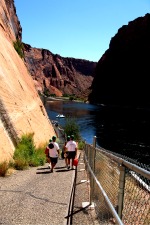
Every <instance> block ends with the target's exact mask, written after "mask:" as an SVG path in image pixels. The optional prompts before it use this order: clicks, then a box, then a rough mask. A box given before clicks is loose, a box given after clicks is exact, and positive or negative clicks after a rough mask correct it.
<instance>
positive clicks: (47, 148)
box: [45, 139, 52, 169]
mask: <svg viewBox="0 0 150 225" xmlns="http://www.w3.org/2000/svg"><path fill="white" fill-rule="evenodd" d="M51 142H52V139H50V140H49V143H51ZM48 145H49V144H48ZM48 145H47V146H46V149H45V154H46V161H47V162H48V163H49V165H48V168H49V169H50V168H51V160H50V156H49V147H48Z"/></svg>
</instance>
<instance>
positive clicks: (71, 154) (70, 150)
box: [66, 135, 77, 169]
mask: <svg viewBox="0 0 150 225" xmlns="http://www.w3.org/2000/svg"><path fill="white" fill-rule="evenodd" d="M66 149H67V159H68V169H70V160H71V169H73V160H74V159H75V157H76V156H77V143H76V142H75V141H74V135H71V136H70V141H68V142H67V144H66Z"/></svg>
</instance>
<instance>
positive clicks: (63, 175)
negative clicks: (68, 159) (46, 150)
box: [0, 160, 75, 225]
mask: <svg viewBox="0 0 150 225" xmlns="http://www.w3.org/2000/svg"><path fill="white" fill-rule="evenodd" d="M47 166H48V164H47V163H46V164H45V165H44V166H41V167H36V168H30V169H29V170H25V171H16V172H15V173H14V174H13V175H11V176H9V177H5V178H3V177H0V212H1V213H0V224H5V225H18V224H19V225H47V224H48V225H51V224H52V225H55V224H56V225H61V224H62V225H63V224H66V219H65V216H66V215H67V211H68V203H69V199H70V192H71V187H72V181H73V177H74V173H75V170H67V169H66V168H65V162H64V160H59V161H58V164H57V165H56V168H55V169H54V172H53V173H50V171H49V169H47Z"/></svg>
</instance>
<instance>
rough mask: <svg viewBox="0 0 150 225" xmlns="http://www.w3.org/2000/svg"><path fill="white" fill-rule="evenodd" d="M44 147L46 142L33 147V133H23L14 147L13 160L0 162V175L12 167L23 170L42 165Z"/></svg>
mask: <svg viewBox="0 0 150 225" xmlns="http://www.w3.org/2000/svg"><path fill="white" fill-rule="evenodd" d="M45 147H46V144H43V145H42V146H40V147H38V148H36V147H35V145H34V141H33V134H26V135H23V136H22V138H21V139H20V141H19V143H18V145H17V147H16V149H15V152H14V155H13V161H11V162H9V163H8V162H2V163H1V164H0V176H3V177H4V176H6V175H7V174H9V173H11V170H13V169H16V170H24V169H27V168H29V167H36V166H41V165H44V164H45V162H46V155H45Z"/></svg>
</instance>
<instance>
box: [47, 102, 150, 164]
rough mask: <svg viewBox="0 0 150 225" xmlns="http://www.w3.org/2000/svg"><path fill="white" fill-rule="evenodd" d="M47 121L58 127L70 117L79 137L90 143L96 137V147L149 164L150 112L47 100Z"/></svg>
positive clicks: (141, 109)
mask: <svg viewBox="0 0 150 225" xmlns="http://www.w3.org/2000/svg"><path fill="white" fill-rule="evenodd" d="M45 108H46V111H47V113H48V116H49V118H50V120H57V121H58V123H59V124H60V125H61V126H64V125H65V121H66V118H60V119H58V118H56V116H57V115H58V114H63V115H65V117H67V116H69V117H72V118H74V119H75V120H76V122H77V124H78V125H79V129H80V134H81V136H82V138H83V139H84V140H85V141H86V142H87V143H89V144H92V143H93V137H94V136H96V137H97V146H101V147H103V148H105V149H107V150H110V151H113V152H117V153H119V154H122V155H126V156H128V157H130V158H133V159H136V160H137V161H138V162H141V163H144V164H147V165H150V109H143V108H136V109H135V108H131V107H130V108H128V107H117V106H105V105H99V106H97V105H92V104H86V103H81V102H72V101H55V100H54V101H47V102H46V104H45Z"/></svg>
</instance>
